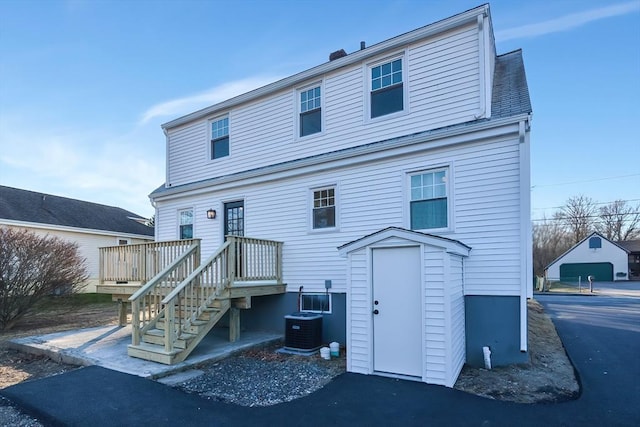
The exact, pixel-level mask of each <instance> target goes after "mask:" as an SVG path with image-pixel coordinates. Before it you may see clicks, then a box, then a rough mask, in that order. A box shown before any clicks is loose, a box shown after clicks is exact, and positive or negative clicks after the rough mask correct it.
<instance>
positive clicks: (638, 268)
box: [618, 240, 640, 280]
mask: <svg viewBox="0 0 640 427" xmlns="http://www.w3.org/2000/svg"><path fill="white" fill-rule="evenodd" d="M618 245H619V246H621V247H623V248H624V249H626V250H627V251H628V252H629V280H640V240H627V241H625V242H618Z"/></svg>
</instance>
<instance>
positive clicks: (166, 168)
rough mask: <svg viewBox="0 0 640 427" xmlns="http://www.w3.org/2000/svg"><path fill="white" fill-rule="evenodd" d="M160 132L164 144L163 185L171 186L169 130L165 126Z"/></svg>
mask: <svg viewBox="0 0 640 427" xmlns="http://www.w3.org/2000/svg"><path fill="white" fill-rule="evenodd" d="M162 132H164V145H165V162H166V167H165V177H164V186H165V187H171V183H169V131H167V129H166V128H162Z"/></svg>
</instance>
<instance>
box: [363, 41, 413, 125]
mask: <svg viewBox="0 0 640 427" xmlns="http://www.w3.org/2000/svg"><path fill="white" fill-rule="evenodd" d="M396 59H402V111H396V112H395V113H390V114H385V115H384V116H378V117H374V118H371V69H372V68H373V67H376V66H378V65H380V64H384V63H386V62H392V61H395V60H396ZM407 68H408V65H407V51H406V50H403V51H402V52H397V53H394V54H392V55H389V56H385V57H384V58H381V59H377V60H375V61H373V62H369V63H367V64H365V65H364V67H363V71H362V72H363V73H364V82H365V85H364V122H365V123H375V122H378V121H380V120H389V119H393V118H396V117H400V116H404V115H407V114H409V73H408V70H407Z"/></svg>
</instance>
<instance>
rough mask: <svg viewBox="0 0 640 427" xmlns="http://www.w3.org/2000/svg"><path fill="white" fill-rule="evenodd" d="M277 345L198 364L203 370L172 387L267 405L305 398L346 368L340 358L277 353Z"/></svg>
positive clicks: (208, 396)
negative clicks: (199, 373) (328, 358)
mask: <svg viewBox="0 0 640 427" xmlns="http://www.w3.org/2000/svg"><path fill="white" fill-rule="evenodd" d="M278 348H280V346H269V347H265V348H262V349H257V350H256V349H254V350H248V351H246V352H244V353H242V354H240V355H239V356H237V357H231V358H229V359H225V360H222V361H219V362H216V363H210V364H202V365H199V366H197V369H198V370H201V371H203V372H204V373H203V374H202V375H200V376H198V377H196V378H193V379H190V380H188V381H185V382H182V383H179V384H176V385H175V387H177V388H179V389H182V390H184V391H186V392H188V393H195V394H198V395H200V396H201V397H204V398H205V399H209V400H215V401H220V402H226V403H234V404H237V405H242V406H269V405H275V404H277V403H282V402H288V401H290V400H293V399H298V398H300V397H304V396H306V395H308V394H311V393H313V392H314V391H316V390H318V389H320V388H322V387H324V386H325V385H326V384H327V383H328V382H329V381H331V379H333V378H334V377H336V376H337V375H340V374H342V373H343V372H345V370H346V359H345V357H344V351H342V355H341V357H338V358H332V359H331V360H324V359H322V358H321V357H320V356H319V355H318V353H316V354H315V355H313V356H296V355H290V354H280V353H276V350H277V349H278Z"/></svg>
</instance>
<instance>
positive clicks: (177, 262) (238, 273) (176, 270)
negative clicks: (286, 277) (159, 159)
mask: <svg viewBox="0 0 640 427" xmlns="http://www.w3.org/2000/svg"><path fill="white" fill-rule="evenodd" d="M167 254H170V255H171V256H169V255H167ZM100 263H101V281H100V284H99V285H98V292H99V293H108V294H111V295H112V298H113V299H114V300H117V301H118V302H119V304H120V322H121V324H123V323H125V322H126V311H127V310H126V303H127V301H128V302H130V303H131V314H132V343H131V345H130V346H129V355H130V356H134V357H140V358H144V359H148V360H153V361H156V362H160V363H166V364H173V363H177V362H180V361H182V360H184V359H185V358H186V357H187V356H188V355H189V354H190V353H191V351H193V349H194V348H195V347H196V346H197V344H198V343H199V342H200V340H202V338H203V337H204V336H205V335H206V334H207V333H208V332H209V331H210V330H211V328H212V327H213V326H214V325H215V324H216V322H218V321H219V320H220V319H221V318H222V317H223V316H224V314H226V312H229V339H230V341H236V340H237V339H238V338H239V336H240V314H239V310H241V309H245V310H246V309H250V308H251V303H252V298H253V297H261V296H265V295H275V294H282V293H285V292H286V285H285V284H284V283H283V282H282V243H280V242H274V241H269V240H262V239H253V238H247V237H238V236H227V241H226V242H225V243H224V244H223V245H222V246H221V247H220V249H218V251H216V252H215V253H214V254H213V255H212V256H211V257H210V258H208V259H207V260H205V261H203V262H202V264H201V263H200V241H199V240H197V239H194V240H191V241H187V243H185V241H179V242H158V243H152V244H146V245H145V244H143V245H126V246H118V247H110V248H101V252H100ZM114 264H117V267H116V266H114ZM103 272H104V275H103ZM150 276H151V277H150Z"/></svg>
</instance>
